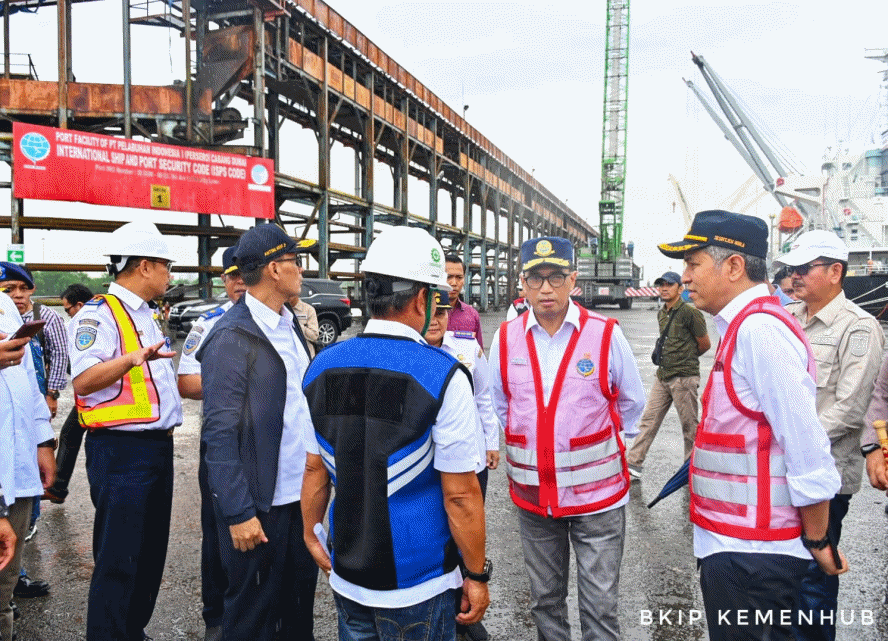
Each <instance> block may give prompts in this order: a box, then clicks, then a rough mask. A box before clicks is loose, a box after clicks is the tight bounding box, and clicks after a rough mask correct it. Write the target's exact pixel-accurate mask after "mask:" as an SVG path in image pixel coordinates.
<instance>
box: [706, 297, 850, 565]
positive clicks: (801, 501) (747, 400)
mask: <svg viewBox="0 0 888 641" xmlns="http://www.w3.org/2000/svg"><path fill="white" fill-rule="evenodd" d="M762 296H769V293H768V288H767V286H766V285H756V286H755V287H752V288H750V289H747V290H746V291H745V292H743V293H742V294H740V295H739V296H737V297H736V298H734V300H732V301H731V302H730V303H728V304H727V305H726V306H725V307H724V309H722V310H721V311H720V312H719V313H718V314H717V315H716V316H714V317H713V321H714V323H715V327H716V329H717V330H718V333H719V335H720V336H721V337H724V335H725V332H727V330H728V326H729V325H730V324H731V322H732V321H733V320H734V318H736V316H737V315H738V314H739V313H740V312H741V311H742V310H743V308H744V307H746V306H747V305H748V304H749V303H750V302H752V301H753V300H754V299H756V298H760V297H762ZM800 330H801V328H800ZM807 363H808V355H807V350H806V349H805V345H804V344H803V343H802V341H800V340H799V339H798V338H796V336H795V335H794V334H793V333H792V332H791V331H790V329H789V328H788V327H787V326H786V325H785V324H784V323H783V322H782V321H780V320H779V319H777V318H775V317H774V316H771V315H770V314H753V315H752V316H749V317H748V318H747V319H746V320H745V321H743V323H742V324H741V325H740V328H739V330H738V332H737V343H736V348H735V350H734V358H733V361H732V363H731V375H732V378H733V383H734V390H735V391H736V393H737V397H738V398H739V399H740V402H741V403H742V404H743V405H744V406H746V407H747V408H749V409H751V410H753V411H756V412H764V414H765V417H766V418H767V419H768V423H769V424H770V425H771V430H772V432H773V433H774V438H776V439H777V442H778V443H779V444H780V447H782V448H783V450H784V451H785V455H784V458H785V460H786V480H787V485H788V488H789V496H790V500H791V501H792V504H793V505H795V506H797V507H803V506H805V505H812V504H814V503H819V502H820V501H828V500H829V499H831V498H832V497H833V496H835V494H836V492H838V491H839V487H840V485H841V481H840V479H839V474H838V472H837V471H836V466H835V464H834V463H833V458H832V455H831V454H830V444H829V438H827V436H826V431H825V430H824V429H823V426H822V425H821V424H820V421H819V420H818V418H817V408H816V406H815V399H816V395H817V386H816V384H815V382H814V380H813V379H812V378H811V376H810V375H809V374H808V370H807ZM717 552H755V553H768V554H787V555H789V556H795V557H798V558H801V559H810V558H811V554H810V553H809V552H808V551H807V550H806V549H805V548H804V546H803V545H802V541H801V539H799V538H794V539H790V540H787V541H749V540H746V539H737V538H734V537H731V536H726V535H723V534H716V533H715V532H710V531H709V530H706V529H704V528H701V527H700V526H698V525H695V526H694V556H696V557H698V558H701V559H702V558H704V557H707V556H709V555H711V554H715V553H717Z"/></svg>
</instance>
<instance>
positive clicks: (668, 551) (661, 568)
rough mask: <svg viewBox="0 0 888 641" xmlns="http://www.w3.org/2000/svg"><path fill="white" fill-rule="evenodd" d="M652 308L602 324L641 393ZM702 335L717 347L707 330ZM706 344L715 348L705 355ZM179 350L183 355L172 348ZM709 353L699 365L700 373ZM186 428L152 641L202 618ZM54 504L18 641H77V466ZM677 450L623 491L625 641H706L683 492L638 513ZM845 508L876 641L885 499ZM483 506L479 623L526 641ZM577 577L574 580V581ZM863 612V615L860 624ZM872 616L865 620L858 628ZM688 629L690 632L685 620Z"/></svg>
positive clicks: (322, 584) (82, 482)
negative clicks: (608, 326) (637, 377)
mask: <svg viewBox="0 0 888 641" xmlns="http://www.w3.org/2000/svg"><path fill="white" fill-rule="evenodd" d="M653 309H654V308H653V306H652V305H650V304H642V305H637V306H636V307H635V309H632V310H627V311H621V310H617V309H606V310H603V313H605V314H608V315H611V316H615V317H617V318H618V319H619V321H620V324H621V327H622V328H623V331H624V333H625V334H626V336H627V338H628V340H629V343H630V344H631V345H632V347H633V351H634V353H635V356H636V358H637V360H638V363H639V366H640V370H641V375H642V380H643V381H644V383H645V388H646V389H650V385H651V383H652V381H653V376H654V371H655V368H654V366H653V365H652V364H651V362H650V352H651V349H652V347H653V343H654V341H655V339H656V336H657V328H656V318H655V313H654V311H653ZM503 317H504V314H487V315H484V316H483V317H482V322H483V325H484V334H485V338H486V341H485V344H486V345H488V347H489V344H490V340H491V338H492V336H493V332H494V331H495V330H496V328H497V326H498V324H499V322H500V321H501V320H502V319H503ZM710 335H711V336H713V337H714V336H715V333H714V329H712V325H711V322H710ZM714 344H715V340H713V345H714ZM177 347H179V348H180V347H181V341H180V343H179V345H178V346H177ZM711 364H712V350H711V351H710V353H709V354H707V355H705V356H704V357H703V359H702V370H703V372H704V373H707V372H708V371H709V368H710V367H711ZM71 404H72V395H71V390H70V386H69V387H68V389H67V390H66V393H65V394H63V396H62V399H61V400H60V402H59V413H58V414H59V417H60V418H58V419H56V421H55V423H56V424H55V427H56V429H59V428H60V427H61V424H62V421H63V418H64V416H66V414H67V412H68V410H69V409H70V407H71ZM184 407H185V417H186V418H185V423H184V424H183V425H182V426H181V427H180V428H179V429H177V430H176V436H175V439H176V471H175V475H176V476H175V496H174V501H173V519H172V531H171V534H170V545H169V554H168V557H167V564H166V569H165V572H164V581H163V585H162V587H161V594H160V597H159V599H158V603H157V608H156V610H155V612H154V617H153V619H152V621H151V623H150V625H149V626H148V628H147V632H148V634H149V635H151V636H152V637H153V638H154V639H156V640H157V641H160V640H163V641H168V640H173V639H190V640H196V639H202V638H203V632H204V627H203V621H202V619H201V616H200V611H201V601H200V511H199V507H200V506H199V502H200V501H199V495H198V489H197V480H196V478H197V451H198V430H199V419H198V415H199V411H200V405H199V403H196V402H193V401H185V406H184ZM82 456H83V455H82V454H81V462H79V463H78V467H77V470H76V472H75V474H74V478H73V480H72V483H71V495H70V497H69V498H68V500H67V501H66V502H65V504H64V505H61V506H59V505H52V504H50V503H47V502H44V503H43V510H44V512H43V516H42V517H41V519H40V525H39V531H38V534H37V536H36V537H35V538H34V539H33V540H32V541H31V542H30V543H27V544H26V547H25V553H24V562H25V566H26V567H27V568H28V570H29V572H30V574H31V576H32V577H39V578H42V579H45V580H47V581H49V583H50V584H51V586H52V591H51V593H50V595H49V596H47V597H44V598H40V599H30V600H24V599H20V600H18V604H19V607H20V609H21V611H22V615H23V617H22V619H21V621H20V622H19V626H18V628H17V630H18V638H19V641H30V640H45V641H62V640H64V641H68V640H73V639H82V638H84V631H85V617H86V599H87V593H88V590H89V580H90V575H91V572H92V542H91V537H92V517H93V508H92V504H91V503H90V500H89V487H88V484H87V480H86V472H85V470H84V467H83V463H82V460H83V458H82ZM681 459H682V439H681V430H680V426H679V424H678V419H677V417H676V415H675V412H674V411H671V412H670V413H669V415H668V416H667V418H666V420H665V421H664V424H663V426H662V428H661V430H660V434H659V435H658V437H657V440H656V441H655V442H654V446H653V448H652V449H651V452H650V454H649V456H648V460H647V463H646V466H645V470H644V478H643V479H642V481H640V482H636V483H633V484H632V489H631V500H630V502H629V504H628V506H627V525H626V546H625V554H624V557H623V567H622V578H621V598H620V623H621V626H622V630H623V636H624V638H625V639H627V640H632V641H635V640H638V641H642V640H658V641H659V640H662V641H684V640H690V639H706V638H707V635H706V632H705V624H704V623H703V621H702V620H701V619H700V617H701V613H702V609H703V601H702V597H701V595H700V589H699V584H698V578H697V574H696V569H695V560H694V558H693V554H692V550H693V548H692V541H691V539H692V528H691V526H690V524H689V522H688V516H687V512H688V500H687V491H686V490H682V491H680V492H679V493H677V494H675V495H673V496H671V497H669V498H668V499H666V500H665V501H663V502H662V503H660V504H659V505H658V506H657V507H655V508H654V509H653V510H648V508H647V503H648V502H649V501H651V500H652V499H653V498H654V496H656V494H657V492H658V491H659V489H660V487H662V485H663V483H664V482H665V481H666V480H667V479H668V478H669V477H670V476H671V475H672V473H673V472H674V471H675V470H676V469H677V468H678V467H679V465H680V464H681ZM864 485H865V487H864V488H863V489H862V490H861V491H860V493H858V494H857V495H856V496H855V497H854V499H853V500H852V501H851V509H850V511H849V513H848V516H847V517H846V519H845V522H844V533H843V537H842V549H843V550H844V552H845V554H846V555H847V556H848V559H849V560H850V564H851V570H850V572H849V573H848V574H845V575H844V576H843V578H842V583H841V592H840V595H839V607H840V609H841V610H843V616H844V619H843V621H842V622H840V624H839V631H838V639H839V640H840V641H842V640H851V639H853V640H854V641H875V640H882V639H886V638H888V607H886V605H885V599H886V576H888V528H886V518H888V517H886V515H885V511H884V508H885V503H886V497H885V496H884V495H883V494H882V493H881V492H878V491H876V490H874V489H872V488H871V487H869V485H868V484H867V483H864ZM487 496H488V499H487V500H488V502H487V526H488V534H487V537H488V538H487V541H488V554H489V556H490V557H491V558H492V559H493V562H494V578H493V580H492V582H491V584H490V595H491V606H490V609H489V610H488V612H487V615H486V617H485V624H486V625H487V628H488V630H489V631H490V632H491V637H492V638H493V639H499V640H505V639H508V640H510V641H532V640H533V639H535V638H536V632H535V629H534V627H533V623H532V621H531V618H530V615H529V613H528V600H529V597H528V585H527V578H526V576H525V572H524V563H523V559H522V555H521V547H520V542H519V537H518V522H517V516H516V508H515V506H514V505H513V504H512V502H511V500H510V499H509V496H508V490H507V486H506V478H505V472H504V471H503V469H502V468H501V469H499V470H496V471H495V472H493V473H492V474H491V476H490V484H489V490H488V495H487ZM573 571H575V570H573ZM568 603H569V607H570V609H571V620H572V625H573V638H574V639H579V638H580V631H579V623H578V618H577V610H576V608H577V603H576V592H575V581H574V580H572V582H571V593H570V595H569V597H568ZM867 613H871V614H870V615H868V614H867ZM867 616H871V617H872V618H871V621H869V620H867V619H865V618H863V617H867ZM694 618H697V619H698V620H696V621H694V622H689V619H694ZM315 633H316V637H317V639H318V640H319V641H333V640H335V639H336V617H335V608H334V606H333V601H332V597H331V593H330V590H329V586H328V585H327V583H326V580H325V579H323V578H322V579H320V581H319V588H318V594H317V601H316V606H315Z"/></svg>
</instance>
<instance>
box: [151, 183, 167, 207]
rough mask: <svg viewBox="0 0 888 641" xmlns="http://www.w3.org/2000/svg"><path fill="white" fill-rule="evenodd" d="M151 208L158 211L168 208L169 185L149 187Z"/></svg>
mask: <svg viewBox="0 0 888 641" xmlns="http://www.w3.org/2000/svg"><path fill="white" fill-rule="evenodd" d="M151 206H152V207H157V208H158V209H169V208H170V188H169V185H151Z"/></svg>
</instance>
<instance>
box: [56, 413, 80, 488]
mask: <svg viewBox="0 0 888 641" xmlns="http://www.w3.org/2000/svg"><path fill="white" fill-rule="evenodd" d="M84 434H86V428H85V427H81V425H80V421H79V420H77V408H76V407H72V408H71V411H70V412H69V413H68V418H66V419H65V424H64V425H62V431H61V432H59V450H58V452H56V480H55V484H53V486H52V491H53V492H55V493H56V494H58V495H59V496H60V497H62V498H65V497H66V496H68V483H70V482H71V476H72V475H73V474H74V467H75V466H76V465H77V454H78V453H80V444H81V443H82V442H83V435H84Z"/></svg>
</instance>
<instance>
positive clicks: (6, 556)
mask: <svg viewBox="0 0 888 641" xmlns="http://www.w3.org/2000/svg"><path fill="white" fill-rule="evenodd" d="M15 542H16V536H15V531H14V530H13V529H12V525H11V524H10V523H9V519H0V571H2V570H3V568H5V567H6V566H7V565H8V564H9V562H10V561H12V557H13V555H14V554H15Z"/></svg>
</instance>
